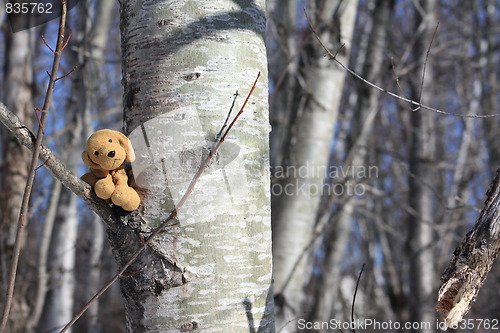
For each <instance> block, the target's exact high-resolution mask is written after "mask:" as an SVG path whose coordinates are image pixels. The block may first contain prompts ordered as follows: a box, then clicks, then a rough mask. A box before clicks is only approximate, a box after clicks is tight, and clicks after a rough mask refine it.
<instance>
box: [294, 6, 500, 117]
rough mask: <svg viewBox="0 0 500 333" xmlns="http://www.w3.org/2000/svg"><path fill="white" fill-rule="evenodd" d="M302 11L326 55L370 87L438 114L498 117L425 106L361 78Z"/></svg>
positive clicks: (496, 115)
mask: <svg viewBox="0 0 500 333" xmlns="http://www.w3.org/2000/svg"><path fill="white" fill-rule="evenodd" d="M304 13H305V16H306V18H307V21H308V22H309V27H310V29H311V31H312V33H313V35H314V37H316V39H317V40H318V42H319V43H320V44H321V46H322V47H323V49H324V50H325V51H326V53H327V55H328V56H329V57H330V59H331V60H333V61H335V62H336V63H337V64H338V65H339V66H340V67H342V68H343V69H344V70H345V71H347V72H348V73H350V74H351V75H354V76H355V77H356V78H357V79H359V80H361V81H363V82H364V83H366V84H367V85H369V86H370V87H372V88H375V89H377V90H379V91H381V92H383V93H385V94H387V95H389V96H392V97H394V98H396V99H399V100H401V101H404V102H407V103H410V104H411V105H414V106H416V107H417V109H418V108H422V109H426V110H429V111H432V112H435V113H439V114H444V115H447V116H453V117H461V118H493V117H500V114H499V113H494V114H457V113H451V112H446V111H442V110H439V109H435V108H432V107H430V106H427V105H424V104H421V103H419V102H416V101H414V100H412V99H409V98H407V97H404V96H400V95H398V94H395V93H393V92H391V91H389V90H386V89H384V88H382V87H379V86H377V85H376V84H374V83H372V82H370V81H368V80H366V79H365V78H363V77H362V76H361V75H359V74H358V73H356V72H354V71H353V70H352V69H350V68H349V67H347V66H346V65H344V64H343V63H341V62H340V61H339V60H338V59H337V58H336V54H333V53H332V52H331V51H330V50H329V49H328V48H327V47H326V45H325V44H324V43H323V41H322V40H321V38H320V37H319V36H318V33H317V32H316V30H315V29H314V27H313V25H312V23H311V20H310V18H309V16H308V15H307V11H306V9H305V8H304ZM342 47H344V45H341V46H340V48H342Z"/></svg>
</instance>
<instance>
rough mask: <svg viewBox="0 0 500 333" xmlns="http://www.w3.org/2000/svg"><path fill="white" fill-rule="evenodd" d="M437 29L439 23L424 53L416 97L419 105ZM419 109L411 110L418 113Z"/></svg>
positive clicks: (418, 107)
mask: <svg viewBox="0 0 500 333" xmlns="http://www.w3.org/2000/svg"><path fill="white" fill-rule="evenodd" d="M438 28H439V22H438V24H436V29H434V33H433V34H432V39H431V42H430V43H429V47H428V48H427V52H426V53H425V60H424V68H423V70H422V79H421V80H420V92H419V96H418V103H419V104H422V94H423V93H424V81H425V71H426V69H427V61H428V60H429V53H431V48H432V43H434V39H435V38H436V34H437V31H438ZM419 109H420V106H417V107H416V108H414V109H412V111H418V110H419Z"/></svg>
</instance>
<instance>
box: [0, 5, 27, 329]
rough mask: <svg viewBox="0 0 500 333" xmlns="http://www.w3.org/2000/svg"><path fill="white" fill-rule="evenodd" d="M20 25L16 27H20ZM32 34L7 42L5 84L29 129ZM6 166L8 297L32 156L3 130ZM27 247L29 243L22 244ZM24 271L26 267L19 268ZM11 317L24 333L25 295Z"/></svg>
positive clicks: (4, 271) (14, 19)
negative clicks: (17, 231) (9, 278)
mask: <svg viewBox="0 0 500 333" xmlns="http://www.w3.org/2000/svg"><path fill="white" fill-rule="evenodd" d="M11 19H12V22H13V23H14V22H17V23H19V21H20V20H23V19H24V17H23V16H19V15H17V16H16V15H12V18H11ZM17 23H16V24H17ZM32 50H33V41H32V31H31V30H24V31H20V32H18V33H16V34H8V35H6V38H5V67H4V68H5V72H4V78H3V80H4V81H3V82H4V83H5V84H4V85H3V96H4V104H5V105H6V106H7V107H8V108H9V109H10V110H11V111H12V112H13V113H15V114H16V115H17V117H18V118H19V119H20V120H21V121H22V122H23V123H24V124H26V126H28V127H31V124H32V119H33V117H34V111H33V66H32ZM2 142H3V143H4V150H3V165H2V172H1V173H2V178H1V189H2V190H1V191H0V193H1V194H0V198H1V200H0V202H1V203H2V208H1V212H0V214H2V219H1V221H2V222H1V223H2V233H1V234H0V238H1V239H0V241H1V242H2V244H1V248H2V249H3V250H2V253H1V261H2V265H1V267H0V270H1V272H2V288H1V292H2V296H3V295H5V288H6V286H7V280H6V277H7V274H8V271H7V270H8V267H9V262H10V258H11V255H12V249H13V247H14V242H15V237H16V230H17V221H18V219H19V210H20V209H21V202H22V198H23V193H24V187H25V185H26V178H27V176H28V167H29V164H30V161H31V154H30V152H29V151H28V150H27V149H25V148H24V147H23V146H22V145H21V144H20V143H19V141H17V139H16V138H15V137H14V136H13V135H11V134H10V133H8V132H7V131H5V130H2ZM21 241H22V242H23V243H24V242H25V240H24V239H23V240H21ZM19 269H20V270H22V269H23V267H22V266H20V267H19ZM11 313H12V315H11V316H10V323H9V325H10V332H13V333H15V332H23V331H24V327H25V324H26V319H27V316H28V305H27V302H26V299H25V298H24V297H23V296H22V295H21V294H16V295H15V298H14V303H13V305H12V310H11Z"/></svg>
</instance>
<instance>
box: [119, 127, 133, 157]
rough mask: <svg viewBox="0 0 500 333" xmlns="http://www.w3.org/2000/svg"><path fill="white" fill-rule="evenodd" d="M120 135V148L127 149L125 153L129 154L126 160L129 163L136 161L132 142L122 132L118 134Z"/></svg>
mask: <svg viewBox="0 0 500 333" xmlns="http://www.w3.org/2000/svg"><path fill="white" fill-rule="evenodd" d="M117 134H118V142H120V146H122V147H123V149H125V152H126V153H127V157H126V158H125V160H126V161H127V162H133V161H135V153H134V148H133V147H132V143H131V142H130V140H129V139H128V138H127V136H126V135H125V134H123V133H121V132H117Z"/></svg>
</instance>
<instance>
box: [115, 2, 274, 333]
mask: <svg viewBox="0 0 500 333" xmlns="http://www.w3.org/2000/svg"><path fill="white" fill-rule="evenodd" d="M121 30H122V52H123V54H122V56H123V84H124V90H125V91H124V93H125V94H124V106H125V113H124V120H125V125H126V132H127V133H129V134H130V139H131V141H132V144H133V145H134V147H135V150H136V155H137V160H136V162H135V163H133V165H132V170H133V173H134V176H135V179H136V182H137V184H138V185H139V186H141V187H142V188H143V190H142V191H141V194H142V195H143V202H142V207H141V209H140V215H142V218H143V219H144V223H143V224H142V225H137V224H135V225H134V224H133V223H132V225H131V222H130V221H131V218H132V220H134V218H133V214H132V217H128V218H127V219H126V221H127V223H128V224H129V227H130V226H131V227H133V228H135V229H136V230H137V232H138V233H139V234H142V235H145V236H147V234H148V230H151V228H153V227H156V226H158V225H159V224H160V223H161V222H162V221H164V220H165V218H166V217H167V216H168V214H169V212H170V211H171V209H172V208H173V206H174V205H175V204H176V203H177V202H178V199H179V197H180V195H182V191H184V190H186V189H187V186H188V184H189V180H190V177H191V176H192V175H194V172H196V170H197V167H198V166H199V165H200V158H201V157H200V155H201V151H203V149H202V146H203V145H209V144H210V143H211V142H213V141H214V139H215V137H216V134H217V133H218V132H219V130H220V128H221V126H222V125H223V123H224V119H225V118H226V116H227V114H228V111H229V108H230V106H231V103H232V99H233V94H234V93H235V91H236V90H238V91H239V92H240V94H242V95H245V94H247V93H248V91H249V90H250V87H251V85H252V83H253V81H254V79H255V77H256V75H257V73H258V72H261V73H262V77H261V80H260V81H259V83H258V84H257V88H256V90H255V92H254V94H253V95H252V97H251V100H250V103H249V104H248V105H247V107H246V109H245V112H244V113H243V115H242V116H241V118H240V120H239V121H238V122H237V123H236V125H235V127H234V128H233V129H232V131H231V133H230V135H229V136H228V138H227V140H226V141H225V142H224V143H223V144H222V146H221V151H220V154H218V155H217V156H216V157H215V161H213V163H212V165H211V166H210V167H209V169H208V170H207V171H206V172H205V173H204V174H203V175H202V177H201V179H200V181H199V182H198V183H197V185H196V187H195V189H194V192H193V193H192V195H191V196H190V197H189V199H188V201H187V203H186V205H185V206H183V207H182V208H181V209H180V210H179V214H178V218H177V222H178V224H177V225H176V226H174V227H170V228H167V229H166V231H164V232H163V233H162V234H160V235H159V236H158V237H157V240H156V242H155V243H154V244H153V245H152V246H151V247H150V249H149V250H147V252H146V253H145V254H144V255H142V256H141V257H140V259H139V260H138V262H137V264H135V265H133V266H134V267H131V268H130V272H134V271H135V270H139V269H141V268H142V267H144V268H143V269H142V270H140V271H139V272H137V273H136V274H133V275H132V276H130V277H128V278H122V279H121V286H122V293H123V295H124V298H125V300H126V310H127V330H128V331H129V332H188V331H196V330H199V331H203V332H223V331H226V332H229V331H230V332H254V331H259V332H273V331H274V322H273V319H272V313H273V306H272V304H273V303H272V289H271V233H270V204H269V201H270V198H269V157H268V133H269V130H270V128H269V124H268V107H267V71H266V66H267V62H266V50H265V46H264V40H263V37H264V32H265V16H264V1H228V0H216V1H192V0H184V1H165V0H164V1H155V2H144V1H138V0H128V1H122V2H121ZM242 100H243V98H241V97H240V98H239V99H238V101H237V103H236V108H239V107H240V106H241V104H242ZM233 115H234V113H233ZM205 152H206V150H205ZM205 155H206V154H205ZM166 177H167V178H168V180H167V179H166ZM134 221H137V219H135V220H134ZM110 239H111V242H112V246H113V248H114V254H115V256H116V257H117V260H118V262H119V263H120V264H123V262H124V260H127V259H128V257H129V256H130V251H132V250H133V248H134V247H137V245H138V244H139V243H140V240H139V239H138V237H137V236H136V234H135V233H133V232H131V231H130V230H129V229H128V227H123V228H119V229H118V230H116V231H112V232H111V233H110ZM144 264H146V265H147V266H143V265H144Z"/></svg>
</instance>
